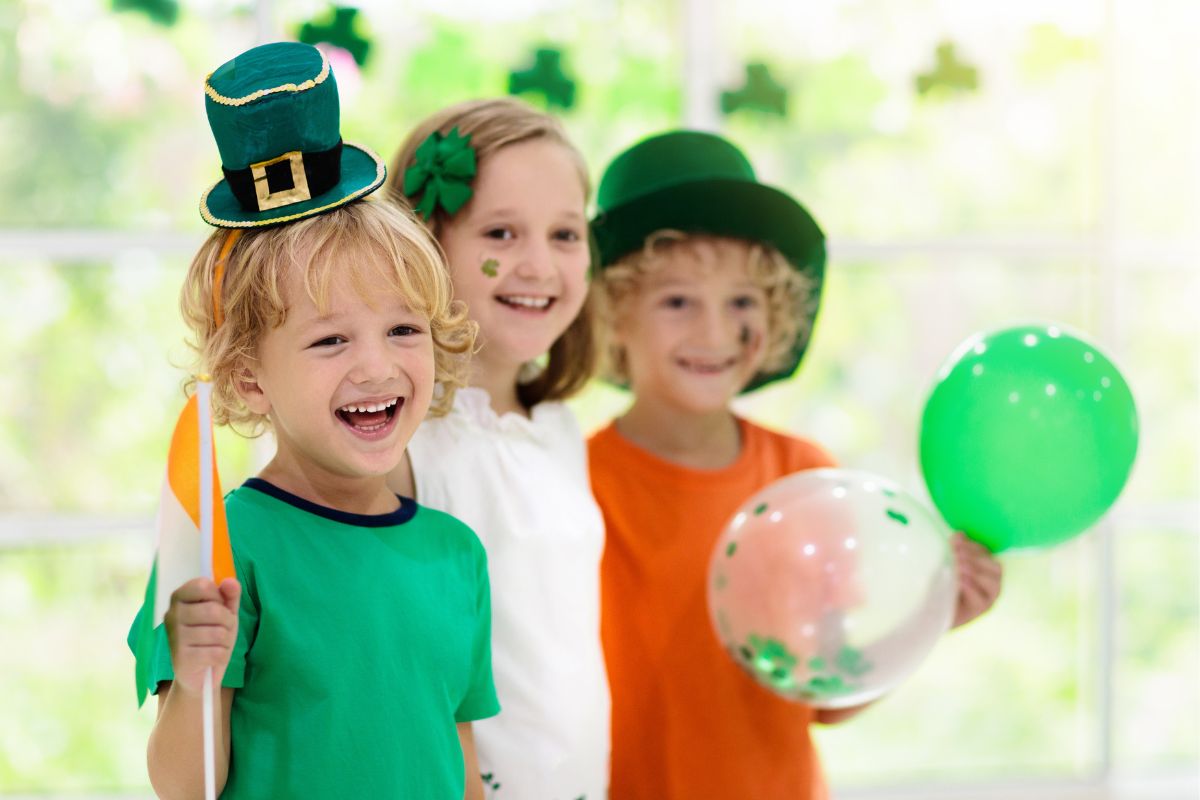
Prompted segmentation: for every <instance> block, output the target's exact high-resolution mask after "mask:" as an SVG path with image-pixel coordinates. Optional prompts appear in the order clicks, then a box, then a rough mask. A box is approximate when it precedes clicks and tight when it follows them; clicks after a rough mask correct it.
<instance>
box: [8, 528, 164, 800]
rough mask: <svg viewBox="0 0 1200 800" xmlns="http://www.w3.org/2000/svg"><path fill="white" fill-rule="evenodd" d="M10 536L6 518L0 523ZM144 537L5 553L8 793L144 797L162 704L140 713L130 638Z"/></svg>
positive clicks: (146, 554) (146, 556)
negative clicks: (150, 745)
mask: <svg viewBox="0 0 1200 800" xmlns="http://www.w3.org/2000/svg"><path fill="white" fill-rule="evenodd" d="M0 524H3V525H5V526H7V527H6V529H5V533H6V534H14V533H19V531H18V530H13V529H12V528H11V526H12V525H13V523H12V522H11V521H10V520H3V519H2V518H0ZM152 549H153V543H152V540H151V537H150V534H149V531H142V532H140V533H133V532H126V533H121V534H118V535H116V536H114V537H113V538H111V539H106V540H99V541H91V542H88V543H85V544H72V545H53V546H37V547H30V548H28V549H16V550H13V549H0V630H3V631H4V641H5V642H8V643H13V642H16V643H19V646H6V647H2V648H0V675H3V676H4V725H3V726H0V789H3V790H4V792H5V793H10V792H11V793H25V792H29V793H50V792H105V791H121V790H140V791H144V792H145V794H146V796H150V792H149V780H148V778H147V775H146V742H147V740H148V738H149V735H150V727H151V725H152V724H153V721H154V708H155V706H156V703H157V701H156V700H155V698H153V697H151V698H149V699H148V700H147V703H146V705H145V706H144V707H143V708H142V710H141V711H140V712H135V711H134V708H135V706H136V694H135V692H134V680H133V656H132V655H131V654H130V652H129V648H128V647H127V646H126V645H125V637H126V635H127V634H128V632H129V626H130V624H131V623H132V622H133V615H134V614H135V613H137V609H138V606H139V605H140V603H141V598H142V594H143V593H144V591H145V587H146V579H147V577H148V575H149V568H150V559H151V556H152V552H151V551H152Z"/></svg>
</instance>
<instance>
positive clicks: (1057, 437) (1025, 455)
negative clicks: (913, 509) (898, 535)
mask: <svg viewBox="0 0 1200 800" xmlns="http://www.w3.org/2000/svg"><path fill="white" fill-rule="evenodd" d="M920 441H921V469H922V471H923V473H924V475H925V483H926V485H927V486H928V487H929V495H930V497H932V498H933V502H934V504H935V505H936V506H937V507H938V510H939V511H941V512H942V516H943V517H945V519H946V522H947V523H949V524H950V526H951V527H953V528H954V529H955V530H961V531H964V532H966V534H967V535H968V536H971V537H972V538H974V539H976V540H977V541H979V542H980V543H981V544H983V545H985V546H986V547H988V548H990V549H991V550H993V551H1000V550H1007V549H1010V548H1017V547H1046V546H1049V545H1054V544H1057V543H1059V542H1062V541H1065V540H1067V539H1069V538H1071V537H1072V536H1075V535H1077V534H1079V533H1082V532H1083V531H1084V530H1086V529H1087V528H1089V527H1090V526H1091V525H1093V524H1094V523H1095V522H1096V521H1097V520H1098V519H1099V518H1100V517H1101V516H1103V514H1104V513H1105V512H1106V511H1107V510H1108V508H1109V507H1110V506H1111V505H1112V504H1113V502H1114V501H1115V500H1116V499H1117V496H1118V495H1119V494H1120V493H1121V489H1122V488H1123V487H1124V486H1125V481H1126V479H1127V478H1128V477H1129V473H1130V470H1131V469H1132V468H1133V459H1134V455H1135V454H1136V452H1137V442H1138V419H1137V410H1136V408H1135V407H1134V402H1133V395H1132V393H1131V392H1130V390H1129V386H1128V384H1126V382H1125V379H1124V378H1123V377H1122V376H1121V373H1120V371H1118V370H1117V368H1116V367H1115V366H1114V365H1113V363H1112V362H1111V361H1109V360H1108V358H1106V357H1105V356H1104V354H1103V353H1101V352H1100V351H1099V350H1098V349H1097V348H1096V347H1095V346H1094V345H1092V344H1090V343H1088V342H1087V341H1085V340H1084V339H1083V338H1082V337H1080V336H1078V335H1074V334H1072V333H1069V332H1068V331H1066V330H1065V329H1063V328H1062V327H1061V326H1057V325H1026V326H1019V327H1012V328H1006V329H1004V330H1000V331H995V332H993V333H987V334H976V335H975V336H972V337H971V338H969V339H967V340H966V341H965V342H963V343H962V344H961V345H959V347H958V348H957V349H956V350H955V351H954V353H953V354H951V356H950V357H949V358H948V359H947V361H946V363H945V364H944V365H943V366H942V368H941V370H940V371H939V373H938V379H937V382H936V383H935V385H934V387H933V390H932V391H931V392H930V395H929V399H928V400H927V401H926V404H925V411H924V414H923V416H922V421H921V440H920Z"/></svg>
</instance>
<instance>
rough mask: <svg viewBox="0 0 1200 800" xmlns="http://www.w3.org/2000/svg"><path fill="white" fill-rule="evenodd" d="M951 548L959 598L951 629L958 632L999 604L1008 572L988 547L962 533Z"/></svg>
mask: <svg viewBox="0 0 1200 800" xmlns="http://www.w3.org/2000/svg"><path fill="white" fill-rule="evenodd" d="M950 545H951V549H952V550H953V552H954V564H955V566H956V568H957V570H956V571H957V572H958V597H957V599H956V601H955V606H954V619H953V620H952V621H951V622H950V627H951V628H958V627H960V626H962V625H966V624H967V623H968V622H970V621H971V620H973V619H975V618H976V617H980V616H982V615H983V614H984V613H985V612H987V611H988V610H989V609H990V608H991V607H992V606H994V605H995V604H996V600H997V599H998V598H999V597H1000V584H1001V579H1002V577H1003V574H1004V570H1003V568H1002V567H1001V566H1000V562H999V561H997V560H996V557H995V556H993V555H992V554H991V553H990V552H988V549H987V548H986V547H984V546H983V545H981V544H979V543H978V542H976V541H973V540H971V539H969V538H967V537H966V536H965V535H963V534H962V533H955V534H954V536H953V537H952V538H951V540H950Z"/></svg>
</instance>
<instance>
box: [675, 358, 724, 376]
mask: <svg viewBox="0 0 1200 800" xmlns="http://www.w3.org/2000/svg"><path fill="white" fill-rule="evenodd" d="M737 362H738V359H737V357H736V356H734V357H731V358H726V359H722V360H714V359H705V360H700V359H688V358H676V359H675V363H676V364H677V365H678V366H680V367H683V368H684V369H686V370H687V371H688V372H695V373H698V374H700V375H717V374H720V373H722V372H725V371H726V370H729V369H733V367H734V366H735V365H736V364H737Z"/></svg>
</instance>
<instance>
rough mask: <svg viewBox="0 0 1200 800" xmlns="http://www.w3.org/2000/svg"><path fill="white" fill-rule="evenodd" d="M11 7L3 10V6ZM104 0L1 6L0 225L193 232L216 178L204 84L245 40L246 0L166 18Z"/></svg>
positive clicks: (185, 9)
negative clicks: (0, 182) (0, 171)
mask: <svg viewBox="0 0 1200 800" xmlns="http://www.w3.org/2000/svg"><path fill="white" fill-rule="evenodd" d="M10 5H11V7H10ZM111 6H112V4H111V3H108V2H100V3H97V2H85V0H63V1H62V2H59V1H58V0H56V2H52V3H48V2H36V1H35V0H16V2H15V4H6V7H5V9H4V12H3V13H0V38H2V39H4V40H5V41H7V42H15V43H16V47H15V48H12V49H9V50H8V52H7V53H5V56H4V57H3V58H0V120H2V121H3V127H4V132H5V135H4V136H0V161H2V162H3V163H4V164H5V167H6V170H5V181H4V189H3V191H2V192H0V225H4V226H9V227H72V228H79V227H93V226H95V227H117V228H136V229H140V230H146V229H166V228H172V227H184V228H190V229H197V230H198V229H199V228H200V226H201V225H202V223H201V222H200V219H199V213H198V211H197V210H196V209H197V205H198V202H199V199H200V194H201V193H202V192H203V191H204V189H206V188H208V187H209V186H210V185H211V184H212V183H213V182H214V181H215V180H216V178H217V177H219V176H220V172H219V169H218V158H217V152H216V146H215V145H214V143H213V141H212V137H211V135H210V134H209V132H208V124H207V122H206V121H205V116H204V104H203V99H204V95H203V80H204V76H205V75H206V74H208V72H209V71H211V70H212V69H213V68H214V67H216V66H217V65H218V64H219V63H221V61H223V60H224V59H226V58H228V57H230V56H232V55H233V54H235V53H237V52H238V51H239V50H242V49H244V48H245V47H247V46H249V45H251V44H253V36H254V28H253V16H252V15H250V14H248V13H246V10H245V9H246V3H244V2H237V1H236V0H210V1H209V2H189V3H181V4H180V7H181V8H180V13H179V18H178V21H177V22H176V23H175V24H174V25H172V26H169V27H168V26H163V25H160V24H157V23H155V22H152V21H150V19H149V18H147V17H146V16H145V15H144V14H142V13H140V12H134V11H129V12H122V13H115V12H113V11H112V9H111Z"/></svg>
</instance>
